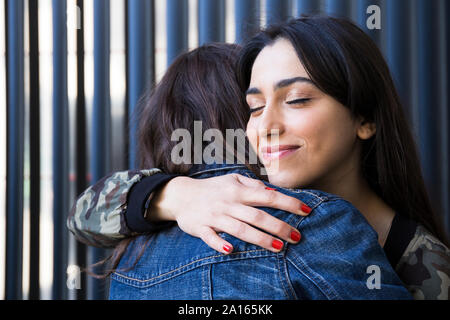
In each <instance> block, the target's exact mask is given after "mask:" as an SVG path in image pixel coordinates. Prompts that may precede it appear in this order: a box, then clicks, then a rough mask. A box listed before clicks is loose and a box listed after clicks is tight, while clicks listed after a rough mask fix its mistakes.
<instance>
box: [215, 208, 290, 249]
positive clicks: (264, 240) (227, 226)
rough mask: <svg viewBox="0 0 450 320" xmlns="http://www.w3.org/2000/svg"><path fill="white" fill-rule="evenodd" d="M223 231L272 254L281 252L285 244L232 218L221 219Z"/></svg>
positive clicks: (224, 217)
mask: <svg viewBox="0 0 450 320" xmlns="http://www.w3.org/2000/svg"><path fill="white" fill-rule="evenodd" d="M220 224H221V228H220V229H221V230H223V231H224V232H226V233H228V234H230V235H232V236H234V237H236V238H238V239H240V240H242V241H245V242H248V243H252V244H255V245H257V246H260V247H262V248H264V249H267V250H269V251H272V252H280V251H281V250H282V249H283V246H284V245H283V242H282V241H281V240H280V239H277V238H275V237H273V236H271V235H269V234H267V233H264V232H262V231H259V230H257V229H255V228H253V227H251V226H249V225H248V224H246V223H244V222H242V221H239V220H237V219H235V218H232V217H230V216H228V217H226V216H223V217H222V218H221V222H220Z"/></svg>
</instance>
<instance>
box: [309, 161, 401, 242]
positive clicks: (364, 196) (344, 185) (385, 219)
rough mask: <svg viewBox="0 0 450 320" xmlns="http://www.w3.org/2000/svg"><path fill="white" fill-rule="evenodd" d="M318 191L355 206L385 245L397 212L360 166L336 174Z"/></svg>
mask: <svg viewBox="0 0 450 320" xmlns="http://www.w3.org/2000/svg"><path fill="white" fill-rule="evenodd" d="M317 189H320V190H323V191H325V192H328V193H332V194H335V195H338V196H340V197H341V198H343V199H345V200H347V201H349V202H350V203H351V204H353V206H355V208H356V209H358V210H359V211H360V212H361V213H362V214H363V216H364V217H365V218H366V220H367V222H368V223H369V224H370V225H371V226H372V228H374V230H375V231H376V232H377V233H378V238H379V243H380V245H381V246H383V245H384V242H385V241H386V237H387V234H388V232H389V229H390V224H391V222H392V219H393V218H394V215H395V212H394V210H393V209H392V208H390V207H389V206H388V205H387V204H386V203H385V202H384V201H383V199H381V198H380V197H379V196H378V195H377V194H376V193H375V192H374V191H373V190H372V188H370V186H369V184H368V183H367V181H366V179H364V178H363V175H362V172H361V171H360V170H359V165H355V166H350V167H348V168H346V169H345V170H342V171H341V172H340V173H336V174H335V175H334V177H332V178H330V179H328V181H327V182H326V183H323V184H322V185H321V186H320V187H319V188H317Z"/></svg>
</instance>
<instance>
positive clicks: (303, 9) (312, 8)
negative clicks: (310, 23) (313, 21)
mask: <svg viewBox="0 0 450 320" xmlns="http://www.w3.org/2000/svg"><path fill="white" fill-rule="evenodd" d="M319 12H320V0H297V1H296V9H295V16H296V17H300V16H301V15H302V14H315V13H319Z"/></svg>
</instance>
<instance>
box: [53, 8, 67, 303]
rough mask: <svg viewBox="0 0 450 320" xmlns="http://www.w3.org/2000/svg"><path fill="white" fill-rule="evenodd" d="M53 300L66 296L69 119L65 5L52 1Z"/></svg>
mask: <svg viewBox="0 0 450 320" xmlns="http://www.w3.org/2000/svg"><path fill="white" fill-rule="evenodd" d="M52 5H53V194H54V196H53V244H54V249H53V288H52V298H53V299H64V298H65V297H66V290H65V289H66V270H67V250H68V244H67V243H68V238H67V236H68V234H67V229H66V217H67V213H68V211H69V206H68V199H69V198H68V190H69V189H68V178H69V174H68V172H69V171H68V167H69V161H68V160H69V158H68V157H69V135H68V128H69V118H68V100H67V29H66V10H67V8H66V2H65V1H60V0H53V2H52Z"/></svg>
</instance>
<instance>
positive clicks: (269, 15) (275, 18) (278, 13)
mask: <svg viewBox="0 0 450 320" xmlns="http://www.w3.org/2000/svg"><path fill="white" fill-rule="evenodd" d="M291 5H292V2H291V1H290V0H266V8H265V10H266V25H269V24H273V23H278V22H282V21H286V20H287V19H288V18H289V17H291V16H292V14H291V8H292V7H291Z"/></svg>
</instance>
